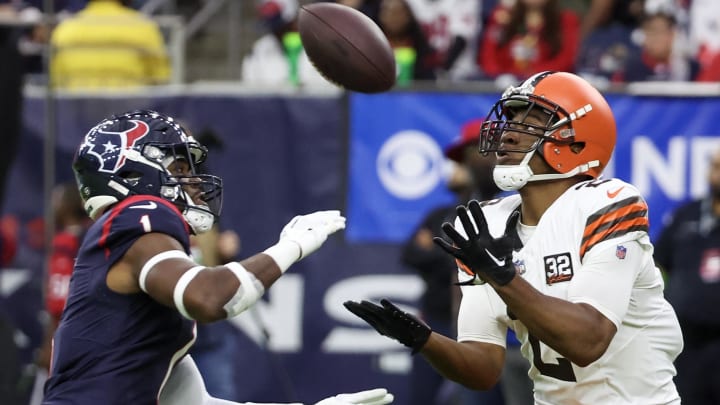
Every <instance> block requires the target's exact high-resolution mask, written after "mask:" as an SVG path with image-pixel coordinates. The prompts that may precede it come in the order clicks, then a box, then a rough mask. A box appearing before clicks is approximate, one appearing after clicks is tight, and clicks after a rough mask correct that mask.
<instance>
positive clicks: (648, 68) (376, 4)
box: [243, 0, 720, 87]
mask: <svg viewBox="0 0 720 405" xmlns="http://www.w3.org/2000/svg"><path fill="white" fill-rule="evenodd" d="M337 2H338V3H342V4H345V5H347V6H350V7H354V8H356V9H358V10H361V11H362V12H363V13H365V14H366V15H368V16H369V17H371V18H372V19H373V20H374V21H376V22H377V24H378V25H379V26H380V27H381V29H382V30H383V31H384V32H385V34H386V36H387V38H388V40H389V42H390V44H391V46H392V48H393V49H394V51H395V55H396V60H397V63H398V84H399V85H400V86H402V85H406V84H408V83H410V82H412V81H419V80H441V81H468V80H484V81H494V82H496V83H497V84H498V86H499V87H505V86H506V85H508V84H512V83H517V82H518V81H521V80H523V79H525V78H527V77H529V76H530V75H531V74H533V73H535V72H538V71H543V70H558V71H569V72H574V73H578V74H580V75H582V76H584V77H586V78H587V79H590V80H592V81H594V82H595V83H598V84H604V83H623V82H635V81H705V82H708V81H717V80H719V79H720V40H719V39H718V38H720V32H719V30H720V2H717V1H712V0H337ZM259 9H260V10H261V13H260V14H259V17H260V19H261V20H263V21H266V22H267V21H272V22H273V24H270V25H267V28H268V30H269V31H270V32H274V33H277V32H278V31H277V29H276V28H275V27H281V28H280V30H281V31H282V33H281V35H284V34H285V33H286V32H288V31H293V30H296V27H295V19H296V16H297V9H298V2H297V0H263V1H261V2H260V7H259ZM278 20H280V21H283V22H284V24H278ZM278 49H279V52H278V54H277V55H279V56H280V57H282V50H281V49H280V48H278ZM253 56H256V54H253V53H251V54H250V56H249V57H250V58H252V57H253ZM245 67H247V66H245ZM408 70H410V71H411V73H410V74H408V73H407V71H408ZM243 73H244V77H246V78H255V76H254V75H253V74H252V70H251V69H245V70H244V72H243ZM309 81H310V80H308V82H309Z"/></svg>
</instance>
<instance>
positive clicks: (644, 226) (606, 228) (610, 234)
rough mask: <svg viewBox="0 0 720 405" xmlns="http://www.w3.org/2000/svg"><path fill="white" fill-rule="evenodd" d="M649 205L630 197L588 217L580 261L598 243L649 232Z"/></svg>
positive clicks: (638, 198) (639, 199)
mask: <svg viewBox="0 0 720 405" xmlns="http://www.w3.org/2000/svg"><path fill="white" fill-rule="evenodd" d="M649 225H650V223H649V221H648V218H647V204H646V203H645V201H643V200H642V199H641V198H640V197H630V198H626V199H624V200H621V201H619V202H617V203H615V204H612V205H609V206H607V207H605V208H603V209H601V210H598V211H597V212H596V213H594V214H593V215H591V216H589V217H588V220H587V223H586V225H585V231H584V232H583V240H582V244H581V246H580V259H582V258H583V257H584V256H585V253H587V252H588V251H590V249H592V248H593V247H594V246H595V245H597V244H598V243H600V242H602V241H604V240H607V239H611V238H616V237H619V236H622V235H625V234H627V233H628V232H634V231H643V232H648V229H649Z"/></svg>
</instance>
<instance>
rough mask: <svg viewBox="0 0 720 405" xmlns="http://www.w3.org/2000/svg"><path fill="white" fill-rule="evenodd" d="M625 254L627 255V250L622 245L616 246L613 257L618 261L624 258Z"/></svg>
mask: <svg viewBox="0 0 720 405" xmlns="http://www.w3.org/2000/svg"><path fill="white" fill-rule="evenodd" d="M625 253H627V248H626V247H625V246H623V245H618V246H617V249H615V256H617V258H618V259H620V260H622V259H624V258H625Z"/></svg>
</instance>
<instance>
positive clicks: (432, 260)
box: [401, 120, 527, 405]
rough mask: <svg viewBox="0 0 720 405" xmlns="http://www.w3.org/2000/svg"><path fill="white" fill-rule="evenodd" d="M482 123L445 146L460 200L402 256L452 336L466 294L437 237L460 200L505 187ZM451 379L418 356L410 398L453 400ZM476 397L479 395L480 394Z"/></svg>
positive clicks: (435, 320) (421, 230)
mask: <svg viewBox="0 0 720 405" xmlns="http://www.w3.org/2000/svg"><path fill="white" fill-rule="evenodd" d="M480 122H481V120H471V121H469V122H467V123H466V124H465V125H463V127H462V129H461V136H460V139H458V140H457V141H456V142H455V143H453V144H452V145H450V146H449V147H448V148H447V149H446V150H445V155H446V156H447V157H448V158H449V159H451V161H453V162H455V170H454V171H453V174H452V176H451V177H450V179H449V181H448V188H449V189H450V191H452V192H453V193H454V194H456V195H457V197H458V202H457V203H454V204H450V205H447V206H442V207H438V208H436V209H434V210H432V211H430V213H428V214H427V215H426V216H425V218H424V219H423V220H422V223H421V224H420V226H419V227H418V228H417V229H416V230H415V232H414V233H413V235H412V236H411V237H410V238H409V239H408V241H407V242H406V243H405V246H404V247H403V252H402V257H401V260H402V262H403V264H405V265H407V266H409V267H411V268H413V269H414V270H415V271H417V272H418V274H419V275H420V276H421V277H422V279H423V281H424V282H425V286H426V288H425V293H424V294H423V296H422V297H421V301H420V309H421V311H422V317H423V319H424V320H425V321H427V322H428V323H429V324H431V325H433V326H434V327H435V328H436V330H438V331H439V332H440V333H443V334H446V335H447V336H455V332H454V330H453V329H454V327H455V315H457V312H456V308H455V305H454V301H455V296H457V295H459V293H460V291H459V288H458V287H457V286H455V285H453V283H454V282H456V281H457V278H456V277H455V274H456V273H457V271H456V268H457V266H456V264H455V261H454V260H452V258H451V257H449V256H448V255H447V254H445V252H443V250H442V249H440V248H439V247H437V246H435V244H434V243H433V241H432V239H433V237H435V236H438V235H440V226H441V225H442V224H443V222H446V221H448V220H450V219H451V218H452V217H453V216H454V215H455V207H456V206H457V205H458V204H465V203H467V202H468V201H469V200H470V199H471V198H477V199H480V200H482V201H485V200H490V199H492V198H494V197H495V196H496V195H497V193H498V192H499V191H500V190H499V189H498V188H497V186H495V183H493V181H492V167H493V164H494V161H495V159H494V156H487V157H483V156H481V155H480V154H479V153H477V142H478V139H479V136H480ZM471 160H472V162H473V164H472V165H471V164H470V161H471ZM526 371H527V368H526ZM445 381H447V380H446V379H445V378H443V377H442V376H441V375H440V374H438V373H437V372H436V371H435V370H434V369H433V368H432V367H431V366H430V365H429V364H428V363H427V362H426V361H424V360H423V359H422V358H421V357H414V358H413V367H412V372H411V374H410V389H409V393H410V394H409V395H410V396H409V400H408V401H407V403H408V404H427V405H434V404H444V403H448V398H446V397H443V394H445V395H446V396H447V393H446V392H445V391H446V390H443V389H442V388H443V387H444V382H445ZM473 394H474V392H473ZM458 396H459V397H461V398H459V399H458V400H460V401H462V400H463V399H464V397H465V396H467V393H464V392H458ZM482 396H483V398H482V399H483V400H484V401H483V402H478V403H482V404H486V405H490V402H488V401H494V402H492V403H493V404H502V395H501V394H500V391H499V389H498V390H495V391H494V392H493V393H487V394H483V395H482ZM473 397H474V398H473V399H476V398H475V397H477V395H473Z"/></svg>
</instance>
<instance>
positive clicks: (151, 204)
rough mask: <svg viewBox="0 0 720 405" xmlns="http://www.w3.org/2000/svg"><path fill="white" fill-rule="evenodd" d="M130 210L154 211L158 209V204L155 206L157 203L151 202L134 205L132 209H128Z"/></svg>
mask: <svg viewBox="0 0 720 405" xmlns="http://www.w3.org/2000/svg"><path fill="white" fill-rule="evenodd" d="M128 208H140V209H144V210H154V209H155V208H157V204H155V202H153V201H150V202H148V203H147V204H145V205H133V206H132V207H128Z"/></svg>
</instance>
